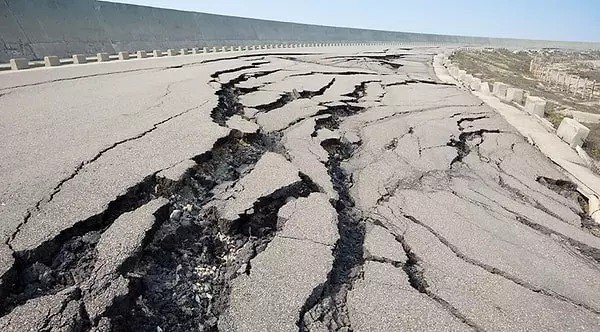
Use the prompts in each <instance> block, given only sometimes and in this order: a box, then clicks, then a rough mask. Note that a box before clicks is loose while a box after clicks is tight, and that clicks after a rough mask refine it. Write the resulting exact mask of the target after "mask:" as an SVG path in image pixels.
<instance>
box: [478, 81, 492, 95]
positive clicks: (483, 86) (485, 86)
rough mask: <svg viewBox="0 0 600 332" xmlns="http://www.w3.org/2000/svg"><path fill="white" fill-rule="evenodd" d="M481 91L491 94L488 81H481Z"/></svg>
mask: <svg viewBox="0 0 600 332" xmlns="http://www.w3.org/2000/svg"><path fill="white" fill-rule="evenodd" d="M479 91H481V93H483V94H484V95H489V94H490V84H489V83H488V82H481V85H480V86H479Z"/></svg>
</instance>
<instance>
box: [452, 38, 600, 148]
mask: <svg viewBox="0 0 600 332" xmlns="http://www.w3.org/2000/svg"><path fill="white" fill-rule="evenodd" d="M534 57H538V58H540V57H541V58H542V59H543V60H544V61H545V62H546V61H547V62H548V63H552V64H553V66H556V68H557V69H558V68H560V69H561V70H563V71H565V72H568V73H569V74H573V75H578V76H580V77H582V78H588V79H592V80H597V81H598V82H600V52H597V51H596V52H564V51H563V52H559V51H556V50H545V51H540V52H530V51H510V50H506V49H485V50H469V51H459V52H457V53H456V54H455V55H454V56H453V57H452V61H453V62H455V63H456V64H457V65H458V66H459V67H460V68H461V69H464V70H466V71H467V72H468V73H470V74H472V75H473V76H475V77H479V78H481V79H482V80H483V81H487V82H490V83H493V82H503V83H506V84H508V85H510V86H514V87H517V88H521V89H524V90H527V91H530V93H531V95H534V96H540V97H542V98H544V99H546V100H547V101H548V104H547V106H546V115H545V116H546V118H547V119H548V120H549V121H550V122H551V123H552V124H553V125H554V126H555V127H558V125H559V124H560V122H561V121H562V119H563V118H564V117H565V116H566V114H567V112H568V111H569V110H577V111H583V112H590V113H600V101H598V100H595V101H592V102H590V101H589V100H585V101H584V100H580V98H578V97H574V96H573V95H572V94H569V93H567V92H564V91H560V90H558V89H555V88H554V87H552V86H548V85H547V84H545V83H544V82H542V81H540V80H538V79H536V78H535V77H533V76H532V75H531V73H530V72H529V64H530V62H531V60H532V59H533V58H534ZM585 125H586V126H587V127H588V128H590V130H591V132H590V135H589V137H588V140H587V142H586V144H585V145H584V147H583V148H584V149H585V150H586V151H587V152H588V153H589V154H590V155H591V156H593V157H594V158H595V159H597V160H599V159H600V124H590V123H586V124H585Z"/></svg>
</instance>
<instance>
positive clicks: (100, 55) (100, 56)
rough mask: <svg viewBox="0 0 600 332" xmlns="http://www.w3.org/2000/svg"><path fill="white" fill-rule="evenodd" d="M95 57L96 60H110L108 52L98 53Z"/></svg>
mask: <svg viewBox="0 0 600 332" xmlns="http://www.w3.org/2000/svg"><path fill="white" fill-rule="evenodd" d="M96 58H97V59H98V62H106V61H110V58H109V57H108V53H98V54H96Z"/></svg>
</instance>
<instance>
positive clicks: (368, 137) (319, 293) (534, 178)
mask: <svg viewBox="0 0 600 332" xmlns="http://www.w3.org/2000/svg"><path fill="white" fill-rule="evenodd" d="M439 52H440V49H438V48H434V47H430V48H425V47H422V48H419V47H417V48H412V49H407V48H398V47H395V46H389V47H384V46H352V47H331V48H297V49H278V50H261V51H250V52H227V53H218V54H201V55H186V56H174V57H164V58H157V59H139V60H128V61H112V62H108V63H98V64H87V65H68V66H61V67H57V68H48V69H46V68H39V69H31V70H27V71H23V72H3V73H0V129H1V130H0V146H1V148H0V174H1V175H2V176H0V237H1V238H2V241H1V242H0V330H2V331H23V330H28V331H59V330H60V331H214V330H221V331H448V330H451V331H463V330H477V331H525V330H526V331H565V330H569V331H583V330H586V331H593V330H598V328H599V326H600V296H599V294H600V238H598V237H596V236H595V235H594V234H593V233H592V232H590V231H589V230H588V229H587V228H586V227H587V226H586V225H589V222H590V220H589V219H588V218H587V217H586V214H585V212H584V208H585V204H582V202H583V201H582V200H581V197H580V195H579V194H578V193H577V192H576V190H575V189H574V186H573V185H571V184H570V182H568V178H567V176H566V175H565V174H564V173H563V172H562V171H561V169H560V168H558V166H556V165H555V164H554V163H553V162H552V161H551V160H550V159H548V158H547V157H546V156H545V155H544V154H542V152H540V151H539V150H538V149H537V148H536V147H535V146H533V145H531V144H529V143H528V141H527V139H526V138H524V137H522V136H521V135H520V134H519V132H518V131H517V130H516V129H515V128H514V127H512V126H511V125H510V124H509V123H507V122H506V121H505V120H504V118H503V117H502V116H501V115H500V114H498V113H497V112H496V111H495V110H494V109H492V108H490V106H488V105H486V104H485V103H483V102H482V101H481V100H480V99H479V98H478V97H477V96H474V95H473V94H471V92H469V91H467V90H465V89H464V88H461V87H459V86H456V85H454V84H451V83H444V82H443V81H441V80H439V79H438V77H436V73H435V71H434V69H433V66H432V58H433V56H434V55H435V54H437V53H439Z"/></svg>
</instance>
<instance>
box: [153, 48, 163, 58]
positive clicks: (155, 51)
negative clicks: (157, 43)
mask: <svg viewBox="0 0 600 332" xmlns="http://www.w3.org/2000/svg"><path fill="white" fill-rule="evenodd" d="M152 55H154V57H155V58H160V57H161V56H163V52H162V51H161V50H154V51H153V52H152Z"/></svg>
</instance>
